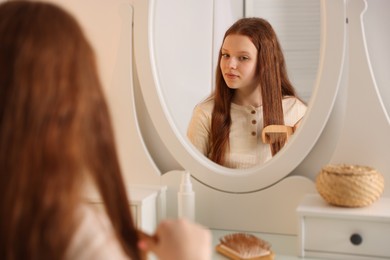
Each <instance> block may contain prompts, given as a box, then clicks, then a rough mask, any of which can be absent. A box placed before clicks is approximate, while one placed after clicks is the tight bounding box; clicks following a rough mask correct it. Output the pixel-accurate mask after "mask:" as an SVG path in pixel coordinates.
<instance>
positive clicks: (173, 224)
mask: <svg viewBox="0 0 390 260" xmlns="http://www.w3.org/2000/svg"><path fill="white" fill-rule="evenodd" d="M138 246H139V248H140V249H141V250H142V251H151V252H153V253H154V254H155V255H156V256H157V257H158V259H160V260H174V259H178V260H179V259H180V260H210V259H211V233H210V231H209V230H207V229H205V228H204V227H202V226H200V225H198V224H196V223H193V222H190V221H189V220H185V219H179V220H164V221H162V222H161V223H160V224H159V226H158V227H157V229H156V234H155V235H154V236H153V237H147V236H141V238H140V241H139V244H138Z"/></svg>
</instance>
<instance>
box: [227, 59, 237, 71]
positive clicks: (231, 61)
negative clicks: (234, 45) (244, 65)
mask: <svg viewBox="0 0 390 260" xmlns="http://www.w3.org/2000/svg"><path fill="white" fill-rule="evenodd" d="M229 68H230V69H236V68H237V61H236V59H234V58H230V59H229Z"/></svg>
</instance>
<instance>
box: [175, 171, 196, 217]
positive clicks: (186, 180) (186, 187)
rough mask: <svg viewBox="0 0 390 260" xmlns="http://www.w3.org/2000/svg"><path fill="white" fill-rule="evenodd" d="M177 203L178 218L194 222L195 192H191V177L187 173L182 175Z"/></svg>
mask: <svg viewBox="0 0 390 260" xmlns="http://www.w3.org/2000/svg"><path fill="white" fill-rule="evenodd" d="M177 202H178V217H179V218H186V219H189V220H192V221H195V192H194V191H193V190H192V183H191V175H190V173H189V172H187V171H185V172H183V174H182V178H181V183H180V188H179V191H178V193H177Z"/></svg>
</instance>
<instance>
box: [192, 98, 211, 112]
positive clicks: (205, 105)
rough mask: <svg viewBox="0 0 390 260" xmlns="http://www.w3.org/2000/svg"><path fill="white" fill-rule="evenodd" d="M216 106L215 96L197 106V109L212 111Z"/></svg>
mask: <svg viewBox="0 0 390 260" xmlns="http://www.w3.org/2000/svg"><path fill="white" fill-rule="evenodd" d="M213 108H214V97H208V98H206V99H205V100H203V101H202V102H200V103H198V104H197V105H196V107H195V109H196V110H201V111H203V112H205V113H210V114H211V113H212V112H213Z"/></svg>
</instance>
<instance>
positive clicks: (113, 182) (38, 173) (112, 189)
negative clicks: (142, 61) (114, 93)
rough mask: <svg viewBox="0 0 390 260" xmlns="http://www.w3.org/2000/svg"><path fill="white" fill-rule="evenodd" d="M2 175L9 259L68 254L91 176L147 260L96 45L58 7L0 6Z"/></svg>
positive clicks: (129, 248) (1, 213)
mask: <svg viewBox="0 0 390 260" xmlns="http://www.w3.org/2000/svg"><path fill="white" fill-rule="evenodd" d="M0 171H1V173H0V190H1V196H0V259H63V258H64V256H65V254H66V250H67V247H68V245H69V243H70V240H71V238H72V235H73V234H74V232H75V229H76V228H77V223H76V222H77V221H76V219H75V211H76V209H77V207H78V205H79V204H80V203H81V190H82V188H83V187H82V183H84V182H83V181H84V178H85V176H86V175H87V176H90V177H91V179H92V180H94V182H95V184H96V186H97V189H98V191H99V193H100V195H101V197H102V199H103V202H104V205H105V207H106V211H107V213H108V216H109V219H110V220H111V222H112V224H113V227H114V230H115V232H116V235H117V237H118V241H120V243H121V244H122V247H123V249H124V251H125V252H126V253H127V254H128V255H129V257H131V258H132V259H140V253H139V250H138V249H137V245H136V244H137V241H138V238H137V233H136V230H135V227H134V224H133V220H132V217H131V213H130V210H129V203H128V199H127V197H126V192H125V187H124V184H123V180H122V176H121V171H120V167H119V163H118V158H117V154H116V147H115V144H114V137H113V130H112V126H111V122H110V118H109V112H108V107H107V104H106V101H105V99H104V96H103V93H102V88H101V84H100V81H99V78H98V75H97V68H96V64H95V56H94V53H93V50H92V48H91V46H90V44H89V43H88V41H87V40H86V38H85V36H84V34H83V32H82V30H81V28H80V26H79V25H78V23H77V21H76V20H75V19H74V18H73V17H72V16H71V15H70V14H68V13H67V12H65V11H64V10H62V9H61V8H59V7H57V6H55V5H53V4H49V3H42V2H28V1H11V2H5V3H3V4H0Z"/></svg>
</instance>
